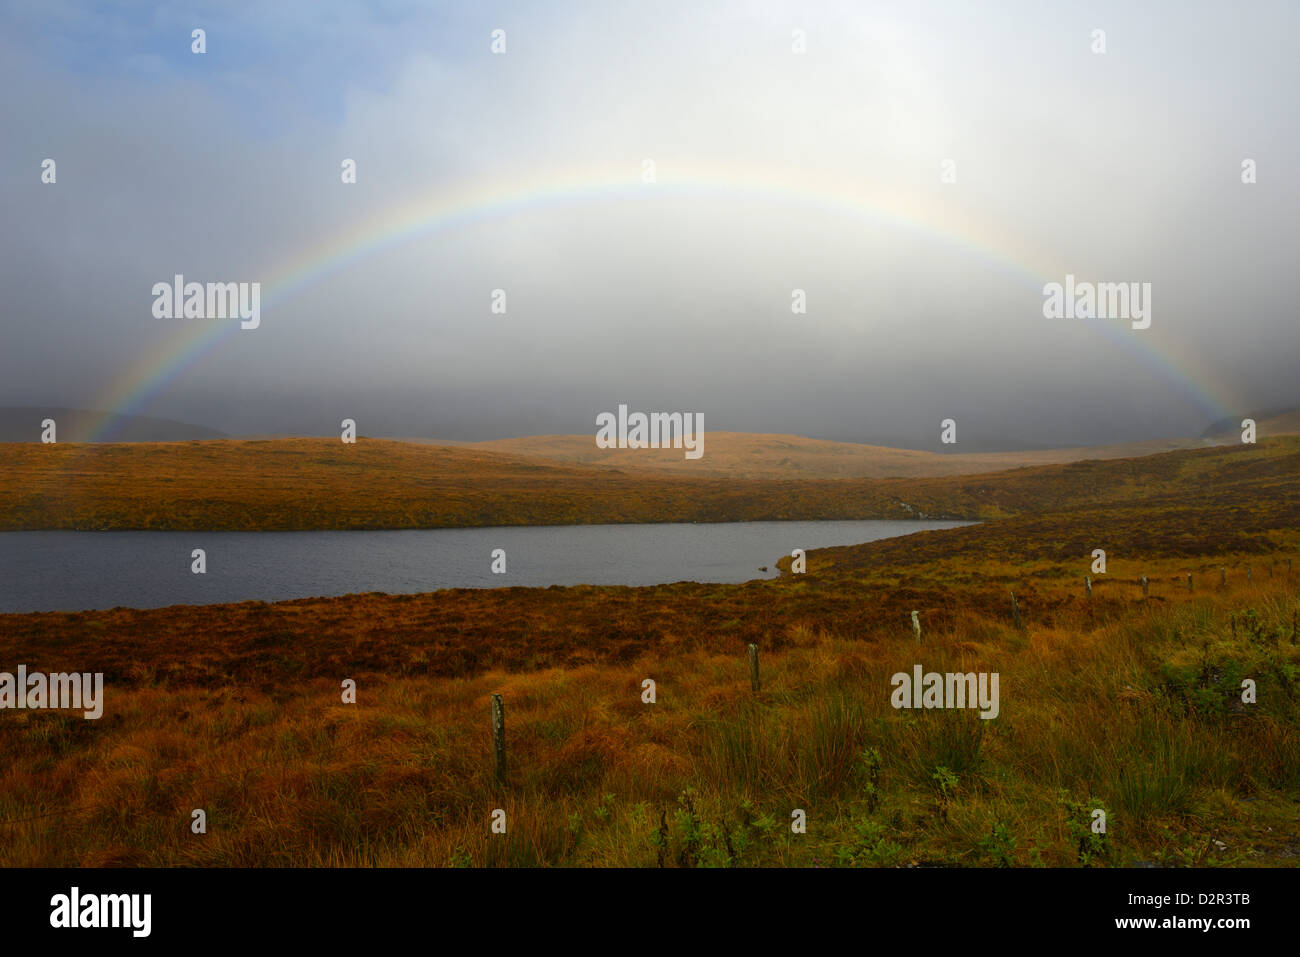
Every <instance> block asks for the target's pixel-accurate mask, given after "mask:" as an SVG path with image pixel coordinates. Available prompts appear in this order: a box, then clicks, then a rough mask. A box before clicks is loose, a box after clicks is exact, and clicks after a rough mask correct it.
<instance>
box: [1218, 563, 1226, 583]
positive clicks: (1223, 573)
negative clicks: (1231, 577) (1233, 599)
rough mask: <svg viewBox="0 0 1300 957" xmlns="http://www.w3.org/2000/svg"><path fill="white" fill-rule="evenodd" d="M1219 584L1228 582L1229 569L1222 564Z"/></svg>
mask: <svg viewBox="0 0 1300 957" xmlns="http://www.w3.org/2000/svg"><path fill="white" fill-rule="evenodd" d="M1219 584H1220V585H1226V584H1228V570H1227V569H1226V568H1224V567H1223V566H1222V565H1220V566H1219Z"/></svg>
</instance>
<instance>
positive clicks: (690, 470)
mask: <svg viewBox="0 0 1300 957" xmlns="http://www.w3.org/2000/svg"><path fill="white" fill-rule="evenodd" d="M404 441H410V442H421V441H422V440H419V439H406V440H404ZM428 444H437V445H450V444H464V445H468V446H470V447H472V448H477V449H483V450H485V451H493V452H501V453H505V454H507V455H517V456H525V457H528V458H535V459H545V460H547V461H550V462H556V463H567V464H576V465H594V466H604V467H607V468H614V469H618V470H619V471H622V472H628V473H640V472H658V473H665V472H671V473H675V474H693V475H708V476H714V477H728V478H754V479H820V478H921V477H942V476H946V475H974V474H979V473H984V472H1000V471H1003V470H1005V469H1013V468H1020V467H1022V466H1037V465H1059V464H1063V463H1066V462H1078V461H1082V460H1084V459H1120V458H1132V457H1134V456H1140V455H1152V454H1154V453H1157V452H1172V451H1177V450H1179V449H1200V448H1207V447H1209V446H1213V445H1218V444H1222V443H1220V442H1216V441H1213V440H1210V439H1204V438H1202V439H1159V440H1152V441H1146V442H1129V443H1125V444H1122V445H1105V446H1094V447H1083V448H1066V449H1034V450H1028V451H1020V452H965V453H963V452H949V453H942V454H941V453H938V452H923V451H919V450H913V449H896V448H886V447H884V446H879V445H858V444H856V443H852V442H832V441H828V440H825V439H809V438H804V437H803V436H798V435H760V434H755V433H750V432H706V433H705V441H704V457H703V458H702V459H698V460H695V461H688V460H687V459H686V458H685V456H684V454H683V451H682V450H681V449H599V448H597V447H596V444H595V438H594V436H592V435H538V436H530V437H525V438H517V439H496V440H493V441H490V442H474V443H446V442H429V443H428Z"/></svg>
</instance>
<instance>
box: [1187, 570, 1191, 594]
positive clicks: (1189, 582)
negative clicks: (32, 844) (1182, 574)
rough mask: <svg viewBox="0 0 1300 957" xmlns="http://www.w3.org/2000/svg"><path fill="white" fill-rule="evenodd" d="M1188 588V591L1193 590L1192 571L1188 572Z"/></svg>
mask: <svg viewBox="0 0 1300 957" xmlns="http://www.w3.org/2000/svg"><path fill="white" fill-rule="evenodd" d="M1187 590H1188V591H1191V590H1192V573H1191V572H1188V573H1187Z"/></svg>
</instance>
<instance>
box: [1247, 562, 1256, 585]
mask: <svg viewBox="0 0 1300 957" xmlns="http://www.w3.org/2000/svg"><path fill="white" fill-rule="evenodd" d="M1253 571H1254V569H1253V568H1251V567H1250V566H1249V565H1247V566H1246V581H1250V573H1251V572H1253Z"/></svg>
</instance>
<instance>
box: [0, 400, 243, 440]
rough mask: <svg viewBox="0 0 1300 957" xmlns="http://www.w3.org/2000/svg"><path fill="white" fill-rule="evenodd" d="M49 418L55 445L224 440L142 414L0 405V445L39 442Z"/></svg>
mask: <svg viewBox="0 0 1300 957" xmlns="http://www.w3.org/2000/svg"><path fill="white" fill-rule="evenodd" d="M45 419H53V420H54V422H55V427H56V429H57V434H56V438H57V439H58V441H59V442H89V441H91V439H92V438H95V439H96V440H98V441H103V442H188V441H190V440H193V439H224V438H226V437H227V436H226V434H225V433H224V432H218V431H217V430H216V429H209V428H206V427H204V426H202V425H190V424H189V423H186V422H175V421H173V420H172V419H154V418H150V417H148V416H143V415H116V414H114V413H112V412H93V411H89V410H86V409H64V408H58V407H55V406H36V407H23V406H0V442H39V441H40V440H41V422H42V421H43V420H45Z"/></svg>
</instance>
